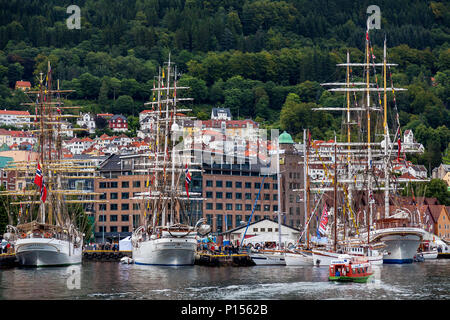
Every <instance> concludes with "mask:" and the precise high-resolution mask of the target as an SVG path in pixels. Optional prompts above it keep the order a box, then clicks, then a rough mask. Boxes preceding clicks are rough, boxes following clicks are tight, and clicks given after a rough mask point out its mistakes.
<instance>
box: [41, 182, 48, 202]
mask: <svg viewBox="0 0 450 320" xmlns="http://www.w3.org/2000/svg"><path fill="white" fill-rule="evenodd" d="M41 200H42V202H44V203H45V200H47V187H46V186H45V182H44V180H42V188H41Z"/></svg>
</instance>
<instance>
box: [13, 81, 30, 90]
mask: <svg viewBox="0 0 450 320" xmlns="http://www.w3.org/2000/svg"><path fill="white" fill-rule="evenodd" d="M14 89H15V90H22V91H26V90H30V89H31V82H30V81H22V80H20V81H16V85H15V86H14Z"/></svg>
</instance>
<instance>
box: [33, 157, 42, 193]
mask: <svg viewBox="0 0 450 320" xmlns="http://www.w3.org/2000/svg"><path fill="white" fill-rule="evenodd" d="M42 182H43V179H42V171H41V166H40V164H39V163H38V167H37V170H36V176H35V177H34V184H36V185H38V186H39V188H42Z"/></svg>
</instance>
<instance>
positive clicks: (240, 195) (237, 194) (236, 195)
mask: <svg viewBox="0 0 450 320" xmlns="http://www.w3.org/2000/svg"><path fill="white" fill-rule="evenodd" d="M235 197H236V200H241V199H242V193H240V192H236V194H235Z"/></svg>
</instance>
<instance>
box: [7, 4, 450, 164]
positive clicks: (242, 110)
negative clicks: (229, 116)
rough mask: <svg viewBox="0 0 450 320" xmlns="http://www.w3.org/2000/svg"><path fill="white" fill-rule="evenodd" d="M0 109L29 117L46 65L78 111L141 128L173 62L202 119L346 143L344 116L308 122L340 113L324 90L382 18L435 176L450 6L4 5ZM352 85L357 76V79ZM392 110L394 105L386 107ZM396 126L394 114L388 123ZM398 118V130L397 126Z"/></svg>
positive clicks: (376, 40)
mask: <svg viewBox="0 0 450 320" xmlns="http://www.w3.org/2000/svg"><path fill="white" fill-rule="evenodd" d="M0 3H1V6H0V21H1V26H0V79H1V84H0V107H1V108H10V109H13V108H14V109H20V108H24V107H22V106H20V102H21V101H25V100H26V97H24V96H23V95H22V94H20V93H15V94H13V91H12V90H11V89H12V88H13V87H14V84H15V82H16V81H17V80H28V81H31V83H32V84H33V85H36V83H37V76H38V74H39V72H42V71H45V69H46V66H47V60H50V61H51V63H52V70H53V75H54V77H55V78H58V79H60V80H61V81H62V86H63V88H69V89H75V90H76V92H75V93H74V94H72V95H71V96H70V98H71V99H72V101H73V102H74V103H76V104H82V105H83V106H85V110H90V111H93V112H100V111H101V112H112V113H123V114H125V115H127V116H130V120H134V121H131V122H132V123H134V124H136V121H135V120H136V118H135V117H137V116H138V113H139V112H140V111H141V110H143V109H144V105H143V103H144V102H145V101H148V100H149V99H150V96H151V88H152V87H153V80H154V76H156V74H157V70H158V66H159V65H161V64H162V63H163V62H164V61H167V59H168V54H169V52H170V53H171V59H172V60H173V61H174V62H176V63H177V66H178V72H179V73H180V74H181V80H180V84H182V85H188V86H190V87H191V89H190V93H189V95H190V96H191V97H193V98H194V99H195V100H194V104H193V105H192V106H193V109H194V115H195V116H197V117H199V118H201V119H202V118H207V117H209V112H210V109H211V106H223V107H229V108H230V109H231V111H232V113H233V116H234V117H235V118H237V117H239V118H253V119H256V120H257V121H259V122H262V123H263V124H264V125H265V126H267V127H276V128H280V129H287V130H289V131H290V133H291V134H292V135H293V136H294V137H296V138H297V139H299V138H300V137H301V135H302V129H303V128H305V127H306V128H310V129H311V130H312V134H313V137H314V138H316V139H326V138H331V137H333V136H334V134H335V132H336V134H338V135H339V134H340V133H341V114H340V113H339V114H337V113H335V114H333V113H329V112H315V113H313V112H311V108H313V107H316V106H342V105H343V103H344V97H343V96H342V94H341V95H334V94H330V93H329V92H327V91H325V90H324V89H323V88H322V87H321V86H320V83H322V82H329V81H341V82H342V81H345V70H342V68H341V69H338V68H337V67H336V64H337V63H342V62H344V61H345V56H346V52H347V50H349V51H350V54H351V59H352V61H353V62H363V59H364V40H365V28H366V20H367V17H368V16H369V15H368V14H367V13H366V10H367V7H368V6H369V5H372V4H375V5H378V6H379V7H380V9H381V29H380V30H371V32H370V36H371V44H372V45H373V46H374V54H375V56H376V57H377V60H378V61H381V58H382V46H383V40H384V38H385V37H386V39H387V44H388V48H389V51H388V55H389V61H390V62H392V63H398V64H399V66H398V67H396V68H394V69H393V70H392V71H393V80H394V84H395V86H401V87H404V88H407V89H408V91H406V92H405V93H397V94H396V102H397V104H396V106H397V108H398V112H399V116H400V123H401V125H402V129H403V130H405V129H413V130H414V134H415V137H416V139H417V140H418V141H419V142H421V143H423V144H424V146H425V147H426V152H425V154H423V155H421V156H419V157H418V158H416V159H413V160H414V161H415V162H418V163H421V164H424V165H426V166H427V168H431V169H432V168H434V167H435V166H437V165H439V164H440V163H441V162H442V159H443V158H444V159H447V161H448V159H449V155H448V152H449V151H448V141H450V131H449V129H448V128H449V118H450V116H449V110H448V106H449V91H450V46H449V43H450V32H449V31H450V5H449V2H448V1H442V2H440V1H411V0H397V1H372V0H370V1H357V2H355V1H351V0H329V1H326V0H317V1H310V0H284V1H269V0H210V1H201V0H121V1H113V0H79V1H76V2H74V1H69V0H46V1H37V0H30V1H18V0H16V1H15V0H1V1H0ZM70 4H76V5H78V6H79V7H80V8H81V29H79V30H77V29H72V30H69V29H68V28H67V26H66V19H67V18H68V17H69V15H70V14H68V13H66V9H67V7H68V6H69V5H70ZM355 76H357V75H356V74H355ZM389 100H390V101H392V96H390V97H389ZM390 116H391V117H392V119H393V117H394V115H392V114H391V115H390ZM392 119H391V120H392Z"/></svg>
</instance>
